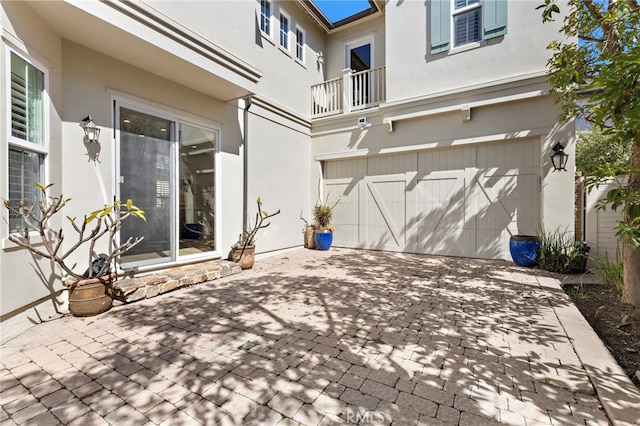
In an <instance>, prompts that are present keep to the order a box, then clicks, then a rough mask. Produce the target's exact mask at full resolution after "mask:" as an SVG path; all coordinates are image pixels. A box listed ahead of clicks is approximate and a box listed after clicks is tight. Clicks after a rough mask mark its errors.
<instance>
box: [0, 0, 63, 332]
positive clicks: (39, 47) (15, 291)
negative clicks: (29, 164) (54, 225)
mask: <svg viewBox="0 0 640 426" xmlns="http://www.w3.org/2000/svg"><path fill="white" fill-rule="evenodd" d="M0 10H1V11H2V15H1V25H2V42H1V44H0V49H1V52H0V81H2V84H3V85H4V84H6V81H7V80H8V76H7V75H6V68H7V67H6V65H7V64H6V61H7V55H8V52H7V46H9V45H11V46H12V47H13V48H14V49H15V50H16V51H17V52H19V53H21V54H23V55H28V56H31V57H32V58H34V59H35V60H36V61H38V62H39V64H38V65H39V66H41V67H42V68H44V70H45V71H46V72H47V73H48V89H49V94H50V98H49V102H48V105H47V107H48V109H49V118H50V121H49V126H48V129H47V131H48V136H49V144H50V155H49V156H48V162H47V170H48V173H47V177H48V179H50V180H51V181H59V180H60V179H61V176H62V174H61V167H60V163H61V158H62V156H61V152H60V151H59V147H60V146H61V145H62V123H61V112H62V102H61V92H62V55H61V49H60V46H61V43H62V41H61V39H60V37H58V36H57V34H56V33H55V32H53V31H51V29H50V28H49V26H48V25H47V23H46V22H44V21H43V20H41V19H39V18H37V17H34V16H33V15H32V14H31V12H30V10H29V8H27V7H26V6H25V4H24V3H21V2H2V7H1V8H0ZM27 27H31V30H29V31H27V30H26V28H27ZM5 92H6V91H5V89H4V86H3V89H2V93H5ZM5 100H6V98H5V96H3V97H2V102H0V129H2V132H3V134H2V137H0V164H1V165H2V166H1V167H0V168H1V169H2V170H3V173H0V197H6V196H7V190H8V185H9V184H8V182H7V174H6V172H4V170H6V167H7V164H8V163H7V162H8V160H7V137H8V135H9V133H8V132H9V131H10V130H9V129H10V126H9V123H7V117H8V111H7V105H8V103H7V102H6V101H5ZM3 210H4V209H3ZM1 217H2V220H0V241H1V244H2V247H1V248H0V338H1V339H2V341H5V340H7V339H9V338H11V337H13V336H15V335H16V334H17V333H19V332H20V331H21V330H23V329H25V328H26V327H29V326H30V325H31V324H32V323H34V322H39V321H40V320H42V319H44V318H48V317H50V316H51V315H55V314H56V311H57V310H58V309H59V308H60V307H61V306H62V305H63V304H64V302H65V300H64V299H65V298H64V295H63V294H61V288H62V285H61V283H60V282H59V281H58V280H57V279H56V276H55V275H54V273H53V271H52V269H51V266H50V264H49V262H46V261H42V260H40V261H38V260H36V259H34V258H33V256H32V255H31V254H30V253H29V252H27V251H25V250H19V249H17V248H16V247H15V245H14V244H13V243H11V242H10V241H9V240H8V239H7V235H8V233H9V229H8V225H7V222H6V220H5V218H6V217H7V216H6V211H2V213H1ZM58 223H59V222H58ZM12 312H14V313H15V314H13V315H10V313H12Z"/></svg>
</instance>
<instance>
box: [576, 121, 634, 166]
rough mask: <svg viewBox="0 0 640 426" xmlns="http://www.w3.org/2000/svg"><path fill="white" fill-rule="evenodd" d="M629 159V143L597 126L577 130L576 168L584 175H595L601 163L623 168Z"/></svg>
mask: <svg viewBox="0 0 640 426" xmlns="http://www.w3.org/2000/svg"><path fill="white" fill-rule="evenodd" d="M630 160H631V145H630V144H629V143H627V144H626V145H625V144H622V143H619V142H618V141H617V140H615V139H613V138H612V137H611V136H610V135H608V134H605V133H604V132H603V130H602V129H600V128H599V127H594V128H593V129H592V130H583V131H580V132H578V143H577V144H576V168H577V169H578V170H580V171H581V172H582V174H583V175H584V176H597V175H598V173H599V171H598V169H599V168H600V167H601V166H603V165H607V166H609V167H614V168H616V169H620V170H623V169H624V168H625V167H627V165H628V164H629V161H630Z"/></svg>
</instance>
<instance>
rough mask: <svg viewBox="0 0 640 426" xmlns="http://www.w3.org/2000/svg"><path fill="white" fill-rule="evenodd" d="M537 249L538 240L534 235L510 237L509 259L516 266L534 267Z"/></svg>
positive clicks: (538, 245)
mask: <svg viewBox="0 0 640 426" xmlns="http://www.w3.org/2000/svg"><path fill="white" fill-rule="evenodd" d="M539 247H540V240H539V238H538V237H537V236H536V235H512V236H511V239H510V240H509V252H510V253H511V259H513V262H514V263H515V264H516V265H518V266H526V267H531V266H534V265H535V264H536V261H537V258H538V248H539Z"/></svg>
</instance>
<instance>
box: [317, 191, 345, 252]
mask: <svg viewBox="0 0 640 426" xmlns="http://www.w3.org/2000/svg"><path fill="white" fill-rule="evenodd" d="M339 201H340V200H339V199H338V201H336V202H335V203H334V204H333V205H330V204H329V197H328V196H327V199H326V200H325V201H324V202H322V201H320V200H318V202H317V203H316V205H315V206H314V207H313V220H314V227H315V232H314V241H315V243H316V248H317V249H318V250H329V249H330V248H331V244H332V243H333V226H332V225H331V220H332V219H333V209H334V208H335V206H336V205H338V202H339Z"/></svg>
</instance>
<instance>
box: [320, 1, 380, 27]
mask: <svg viewBox="0 0 640 426" xmlns="http://www.w3.org/2000/svg"><path fill="white" fill-rule="evenodd" d="M313 2H314V3H315V4H316V5H317V6H318V8H319V9H320V10H321V11H322V13H324V14H325V16H326V17H327V18H329V20H330V21H331V22H336V21H339V20H341V19H344V18H348V17H349V16H352V15H355V14H356V13H358V12H362V11H363V10H365V9H369V1H368V0H314V1H313Z"/></svg>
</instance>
